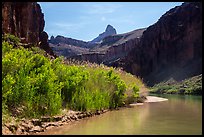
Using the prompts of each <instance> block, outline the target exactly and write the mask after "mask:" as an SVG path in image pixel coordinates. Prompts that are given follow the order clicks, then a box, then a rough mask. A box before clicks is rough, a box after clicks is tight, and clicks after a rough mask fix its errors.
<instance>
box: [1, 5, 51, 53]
mask: <svg viewBox="0 0 204 137" xmlns="http://www.w3.org/2000/svg"><path fill="white" fill-rule="evenodd" d="M44 26H45V21H44V14H43V13H42V10H41V7H40V5H39V4H38V3H37V2H2V33H3V34H4V33H10V34H13V35H15V36H17V37H19V38H20V39H21V42H22V43H30V44H34V45H39V43H40V41H41V40H42V41H41V46H40V47H41V48H43V49H46V51H47V52H48V53H50V54H53V52H52V50H51V49H50V47H49V46H48V43H47V40H48V39H47V37H46V35H45V33H46V32H44V31H43V29H44ZM42 36H45V37H44V38H43V37H42ZM42 44H44V45H42Z"/></svg>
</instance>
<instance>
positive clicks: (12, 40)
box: [2, 34, 20, 45]
mask: <svg viewBox="0 0 204 137" xmlns="http://www.w3.org/2000/svg"><path fill="white" fill-rule="evenodd" d="M2 41H7V42H8V43H10V44H12V45H18V44H19V43H20V39H19V38H18V37H15V36H14V35H11V34H5V35H3V36H2Z"/></svg>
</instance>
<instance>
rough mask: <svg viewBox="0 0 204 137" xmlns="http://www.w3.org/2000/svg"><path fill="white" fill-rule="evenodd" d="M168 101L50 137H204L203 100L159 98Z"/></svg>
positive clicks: (83, 122) (79, 124)
mask: <svg viewBox="0 0 204 137" xmlns="http://www.w3.org/2000/svg"><path fill="white" fill-rule="evenodd" d="M157 96H161V97H165V98H168V99H169V100H168V101H164V102H157V103H146V104H144V105H143V106H136V107H134V108H125V109H121V110H118V111H111V112H107V113H105V114H103V115H99V116H96V117H92V118H88V119H85V120H81V121H80V122H76V124H75V125H74V126H71V127H63V128H61V130H58V131H57V132H56V131H55V132H54V131H52V133H51V132H47V134H53V132H54V134H89V135H90V134H91V135H95V134H97V135H101V134H103V135H104V134H105V135H107V134H116V135H117V134H121V135H122V134H136V135H137V134H144V135H145V134H148V135H159V134H162V135H166V134H186V135H187V134H202V97H201V96H181V95H157Z"/></svg>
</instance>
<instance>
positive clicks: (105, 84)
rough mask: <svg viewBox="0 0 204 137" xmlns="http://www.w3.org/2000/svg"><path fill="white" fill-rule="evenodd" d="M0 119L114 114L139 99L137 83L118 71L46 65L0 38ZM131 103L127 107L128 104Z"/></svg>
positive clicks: (39, 54) (38, 55) (60, 62)
mask: <svg viewBox="0 0 204 137" xmlns="http://www.w3.org/2000/svg"><path fill="white" fill-rule="evenodd" d="M2 40H3V41H2V112H3V113H2V114H3V117H2V119H3V122H6V121H8V120H9V118H8V117H9V116H15V117H18V118H23V117H25V118H37V117H40V116H45V115H50V116H51V115H56V114H60V113H61V111H62V109H64V108H66V109H72V110H77V111H97V110H103V109H115V108H118V107H120V106H123V105H125V104H127V103H131V101H135V100H137V99H138V98H139V92H140V88H142V87H144V84H143V83H142V80H141V79H139V78H137V77H134V76H132V75H131V74H129V73H126V72H124V71H122V70H120V69H115V68H112V67H107V66H105V65H97V64H94V63H88V62H83V63H82V62H79V61H73V60H72V61H70V60H65V59H63V58H62V57H59V58H56V59H50V58H48V57H46V56H45V55H46V54H45V52H44V51H43V50H41V49H40V48H38V47H36V46H34V47H32V48H23V47H22V46H19V45H20V43H19V39H18V38H16V37H14V36H13V35H4V36H3V37H2ZM130 98H131V101H129V99H130Z"/></svg>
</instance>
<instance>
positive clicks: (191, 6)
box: [122, 2, 202, 85]
mask: <svg viewBox="0 0 204 137" xmlns="http://www.w3.org/2000/svg"><path fill="white" fill-rule="evenodd" d="M122 62H123V63H124V64H125V65H123V67H124V69H125V70H127V71H129V72H131V73H133V74H135V75H139V76H141V77H143V78H144V80H145V81H146V82H147V83H148V84H149V85H153V84H155V83H157V82H160V81H163V80H167V79H169V78H171V77H172V78H174V79H176V80H182V79H184V78H187V77H191V76H193V75H196V74H200V73H202V4H201V3H194V2H192V3H183V4H182V5H181V6H177V7H175V8H173V9H171V10H169V11H168V12H166V13H165V14H164V15H163V16H162V17H161V18H160V19H159V20H158V22H157V23H155V24H154V25H152V26H150V27H148V28H147V30H146V31H145V32H144V33H143V36H142V38H141V41H140V44H139V46H138V47H137V48H134V49H133V50H132V51H131V52H130V53H129V54H128V55H127V56H126V58H124V60H123V61H122Z"/></svg>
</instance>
